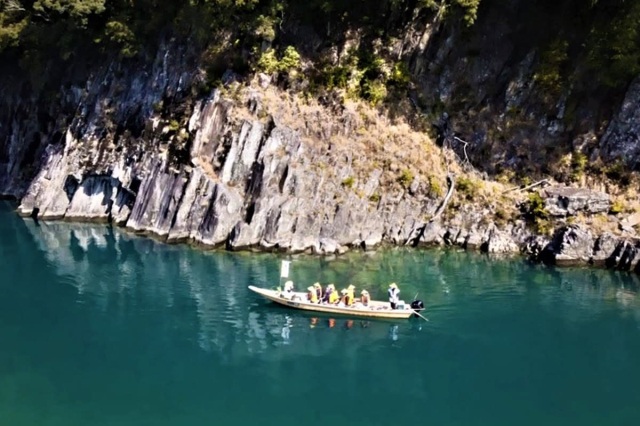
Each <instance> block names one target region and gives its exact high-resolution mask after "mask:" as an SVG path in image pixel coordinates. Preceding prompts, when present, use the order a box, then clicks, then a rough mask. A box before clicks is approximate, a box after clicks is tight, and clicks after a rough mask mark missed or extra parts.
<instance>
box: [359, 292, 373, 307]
mask: <svg viewBox="0 0 640 426" xmlns="http://www.w3.org/2000/svg"><path fill="white" fill-rule="evenodd" d="M370 300H371V298H370V297H369V292H368V291H367V290H362V291H361V292H360V303H362V306H369V301H370Z"/></svg>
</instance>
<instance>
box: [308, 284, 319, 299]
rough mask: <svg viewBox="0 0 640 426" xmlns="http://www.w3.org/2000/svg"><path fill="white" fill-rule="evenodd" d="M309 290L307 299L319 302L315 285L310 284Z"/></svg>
mask: <svg viewBox="0 0 640 426" xmlns="http://www.w3.org/2000/svg"><path fill="white" fill-rule="evenodd" d="M307 291H308V293H307V300H308V301H309V302H311V303H318V294H317V293H316V289H315V288H313V286H309V287H308V288H307Z"/></svg>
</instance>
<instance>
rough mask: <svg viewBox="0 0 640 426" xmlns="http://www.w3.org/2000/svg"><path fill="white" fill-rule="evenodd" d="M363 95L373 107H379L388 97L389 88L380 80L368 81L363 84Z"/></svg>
mask: <svg viewBox="0 0 640 426" xmlns="http://www.w3.org/2000/svg"><path fill="white" fill-rule="evenodd" d="M361 93H362V97H363V98H364V99H366V100H368V101H369V102H371V103H372V104H373V105H378V104H379V103H380V102H382V101H384V100H385V98H386V97H387V86H386V85H385V84H384V83H383V82H382V81H380V80H373V81H369V80H366V81H365V82H364V83H362V91H361Z"/></svg>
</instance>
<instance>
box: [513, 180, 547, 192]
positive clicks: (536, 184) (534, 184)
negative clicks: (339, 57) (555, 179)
mask: <svg viewBox="0 0 640 426" xmlns="http://www.w3.org/2000/svg"><path fill="white" fill-rule="evenodd" d="M545 183H546V184H548V183H549V181H548V180H547V179H542V180H539V181H537V182H535V183H532V184H531V185H527V186H525V187H522V188H520V187H519V186H516V187H515V188H511V189H507V190H506V191H504V192H503V194H506V193H507V192H511V191H526V190H527V189H531V188H534V187H536V186H538V185H542V184H545Z"/></svg>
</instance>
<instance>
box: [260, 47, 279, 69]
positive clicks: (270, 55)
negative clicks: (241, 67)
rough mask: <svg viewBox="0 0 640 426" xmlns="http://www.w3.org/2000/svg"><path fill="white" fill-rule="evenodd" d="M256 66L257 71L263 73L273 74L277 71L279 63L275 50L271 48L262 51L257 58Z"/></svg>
mask: <svg viewBox="0 0 640 426" xmlns="http://www.w3.org/2000/svg"><path fill="white" fill-rule="evenodd" d="M256 66H257V68H258V70H259V71H262V72H264V73H265V74H273V73H275V72H276V71H278V69H279V66H280V64H279V63H278V58H277V57H276V51H275V50H273V49H267V50H265V51H264V52H262V54H261V55H260V58H258V63H257V64H256Z"/></svg>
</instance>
